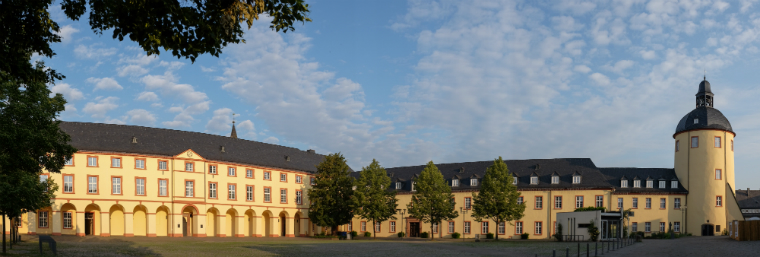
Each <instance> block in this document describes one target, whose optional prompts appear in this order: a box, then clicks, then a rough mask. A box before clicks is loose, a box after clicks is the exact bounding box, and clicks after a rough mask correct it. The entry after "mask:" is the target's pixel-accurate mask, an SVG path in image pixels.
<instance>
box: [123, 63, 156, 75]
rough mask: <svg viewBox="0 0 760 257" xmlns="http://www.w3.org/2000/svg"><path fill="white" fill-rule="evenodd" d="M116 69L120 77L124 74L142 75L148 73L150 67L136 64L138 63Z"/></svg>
mask: <svg viewBox="0 0 760 257" xmlns="http://www.w3.org/2000/svg"><path fill="white" fill-rule="evenodd" d="M116 71H117V72H118V74H119V77H124V76H133V77H134V76H141V75H144V74H146V73H148V69H146V68H143V67H142V66H140V65H136V64H130V65H125V66H120V67H118V68H117V69H116Z"/></svg>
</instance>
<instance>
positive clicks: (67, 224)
mask: <svg viewBox="0 0 760 257" xmlns="http://www.w3.org/2000/svg"><path fill="white" fill-rule="evenodd" d="M71 219H72V215H71V212H67V211H65V212H63V228H65V229H71V228H72V225H71Z"/></svg>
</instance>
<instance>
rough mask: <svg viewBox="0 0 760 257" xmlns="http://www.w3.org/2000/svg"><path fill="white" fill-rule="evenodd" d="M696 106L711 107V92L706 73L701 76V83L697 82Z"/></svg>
mask: <svg viewBox="0 0 760 257" xmlns="http://www.w3.org/2000/svg"><path fill="white" fill-rule="evenodd" d="M696 96H697V99H696V100H697V108H699V107H713V93H712V90H711V88H710V82H708V81H707V75H704V76H703V77H702V83H699V92H697V95H696Z"/></svg>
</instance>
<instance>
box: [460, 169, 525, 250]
mask: <svg viewBox="0 0 760 257" xmlns="http://www.w3.org/2000/svg"><path fill="white" fill-rule="evenodd" d="M513 179H514V178H512V176H511V175H510V174H509V169H508V168H507V164H506V163H504V161H503V160H502V159H501V157H499V158H498V159H495V160H494V161H493V165H491V166H489V167H488V169H486V175H485V176H484V177H483V181H482V182H481V183H480V191H479V192H473V193H472V201H473V204H472V217H473V218H475V220H476V221H479V222H481V221H483V219H490V220H493V221H494V222H496V224H497V226H498V224H501V222H509V223H510V224H511V223H512V221H513V220H519V219H520V218H522V217H523V215H524V213H523V212H525V204H518V203H517V198H518V197H520V193H518V192H517V186H515V185H514V184H513V183H512V182H513ZM496 240H499V233H496Z"/></svg>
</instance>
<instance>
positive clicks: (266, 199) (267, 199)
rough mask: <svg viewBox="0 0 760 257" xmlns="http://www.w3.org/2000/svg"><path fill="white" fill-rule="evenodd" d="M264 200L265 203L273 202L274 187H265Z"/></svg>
mask: <svg viewBox="0 0 760 257" xmlns="http://www.w3.org/2000/svg"><path fill="white" fill-rule="evenodd" d="M264 202H265V203H271V202H272V189H271V188H268V187H265V188H264Z"/></svg>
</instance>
